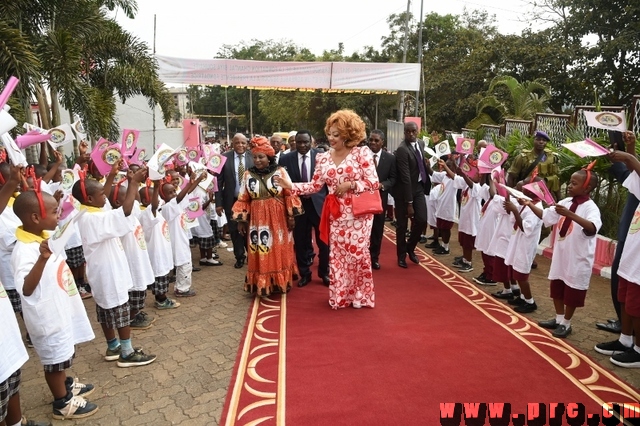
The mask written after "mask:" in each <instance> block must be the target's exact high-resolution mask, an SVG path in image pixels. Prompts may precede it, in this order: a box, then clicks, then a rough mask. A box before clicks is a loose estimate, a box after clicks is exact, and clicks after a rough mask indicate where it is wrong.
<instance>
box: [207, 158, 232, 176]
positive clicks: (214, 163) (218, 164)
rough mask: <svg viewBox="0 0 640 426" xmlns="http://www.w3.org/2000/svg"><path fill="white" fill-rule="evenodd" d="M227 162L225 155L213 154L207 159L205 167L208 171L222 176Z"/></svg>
mask: <svg viewBox="0 0 640 426" xmlns="http://www.w3.org/2000/svg"><path fill="white" fill-rule="evenodd" d="M226 161H227V157H225V156H224V155H220V154H217V153H213V154H212V155H211V157H209V159H207V162H206V164H205V166H206V167H207V169H209V170H211V171H212V172H213V173H218V174H220V172H221V171H222V167H223V166H224V163H225V162H226Z"/></svg>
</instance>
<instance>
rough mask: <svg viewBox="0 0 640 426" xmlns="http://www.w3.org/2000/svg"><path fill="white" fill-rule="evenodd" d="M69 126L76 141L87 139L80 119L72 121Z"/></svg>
mask: <svg viewBox="0 0 640 426" xmlns="http://www.w3.org/2000/svg"><path fill="white" fill-rule="evenodd" d="M71 128H72V129H73V131H74V132H75V134H76V140H77V141H78V142H82V141H86V140H87V132H86V130H85V129H84V126H83V125H82V121H80V120H76V121H74V122H73V124H72V125H71Z"/></svg>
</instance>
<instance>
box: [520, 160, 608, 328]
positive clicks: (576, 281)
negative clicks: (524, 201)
mask: <svg viewBox="0 0 640 426" xmlns="http://www.w3.org/2000/svg"><path fill="white" fill-rule="evenodd" d="M597 184H598V178H597V176H596V175H595V173H593V172H591V171H590V170H578V171H577V172H575V173H574V174H572V175H571V179H570V180H569V183H568V185H567V195H568V196H569V198H565V199H564V200H561V201H558V203H556V205H555V206H552V207H549V208H547V209H544V210H541V209H539V208H537V207H535V206H533V203H530V202H529V203H528V205H529V207H530V208H531V210H532V211H533V212H534V213H535V214H536V215H537V216H538V217H539V218H542V220H543V222H544V225H545V226H551V225H556V224H557V226H556V227H555V229H554V231H553V232H555V234H556V238H555V242H554V246H553V255H552V257H551V267H550V268H549V280H550V283H549V285H550V287H551V298H552V299H553V304H554V306H555V309H556V317H555V318H553V319H551V320H548V321H540V322H538V324H539V325H540V326H541V327H544V328H549V329H552V330H553V332H552V334H553V336H555V337H560V338H565V337H567V336H568V335H569V334H570V333H571V318H572V317H573V314H574V312H575V310H576V308H579V307H582V306H584V301H585V298H586V296H587V289H588V288H589V281H590V279H591V274H592V268H593V261H594V258H595V252H596V234H597V233H598V230H599V229H600V227H601V226H602V220H601V219H600V210H599V209H598V206H597V205H596V203H594V202H593V200H591V198H590V196H589V195H590V193H591V191H593V189H594V188H595V187H596V186H597Z"/></svg>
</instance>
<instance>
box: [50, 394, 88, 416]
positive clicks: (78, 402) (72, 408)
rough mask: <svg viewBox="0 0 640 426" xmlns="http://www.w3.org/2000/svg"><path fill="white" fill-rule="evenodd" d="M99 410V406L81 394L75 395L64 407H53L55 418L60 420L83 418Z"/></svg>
mask: <svg viewBox="0 0 640 426" xmlns="http://www.w3.org/2000/svg"><path fill="white" fill-rule="evenodd" d="M96 411H98V406H97V405H96V404H94V403H91V402H89V401H87V400H85V399H84V398H83V397H81V396H73V397H72V398H71V399H70V400H69V401H67V403H66V405H65V406H64V407H62V408H56V407H55V406H54V407H53V418H54V419H58V420H65V419H83V418H85V417H89V416H92V415H94V414H95V413H96Z"/></svg>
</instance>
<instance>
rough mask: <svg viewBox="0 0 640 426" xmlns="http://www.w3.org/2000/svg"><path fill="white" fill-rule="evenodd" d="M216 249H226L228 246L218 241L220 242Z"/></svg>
mask: <svg viewBox="0 0 640 426" xmlns="http://www.w3.org/2000/svg"><path fill="white" fill-rule="evenodd" d="M218 247H220V248H227V247H229V244H227V243H225V242H224V241H220V242H219V243H218Z"/></svg>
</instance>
